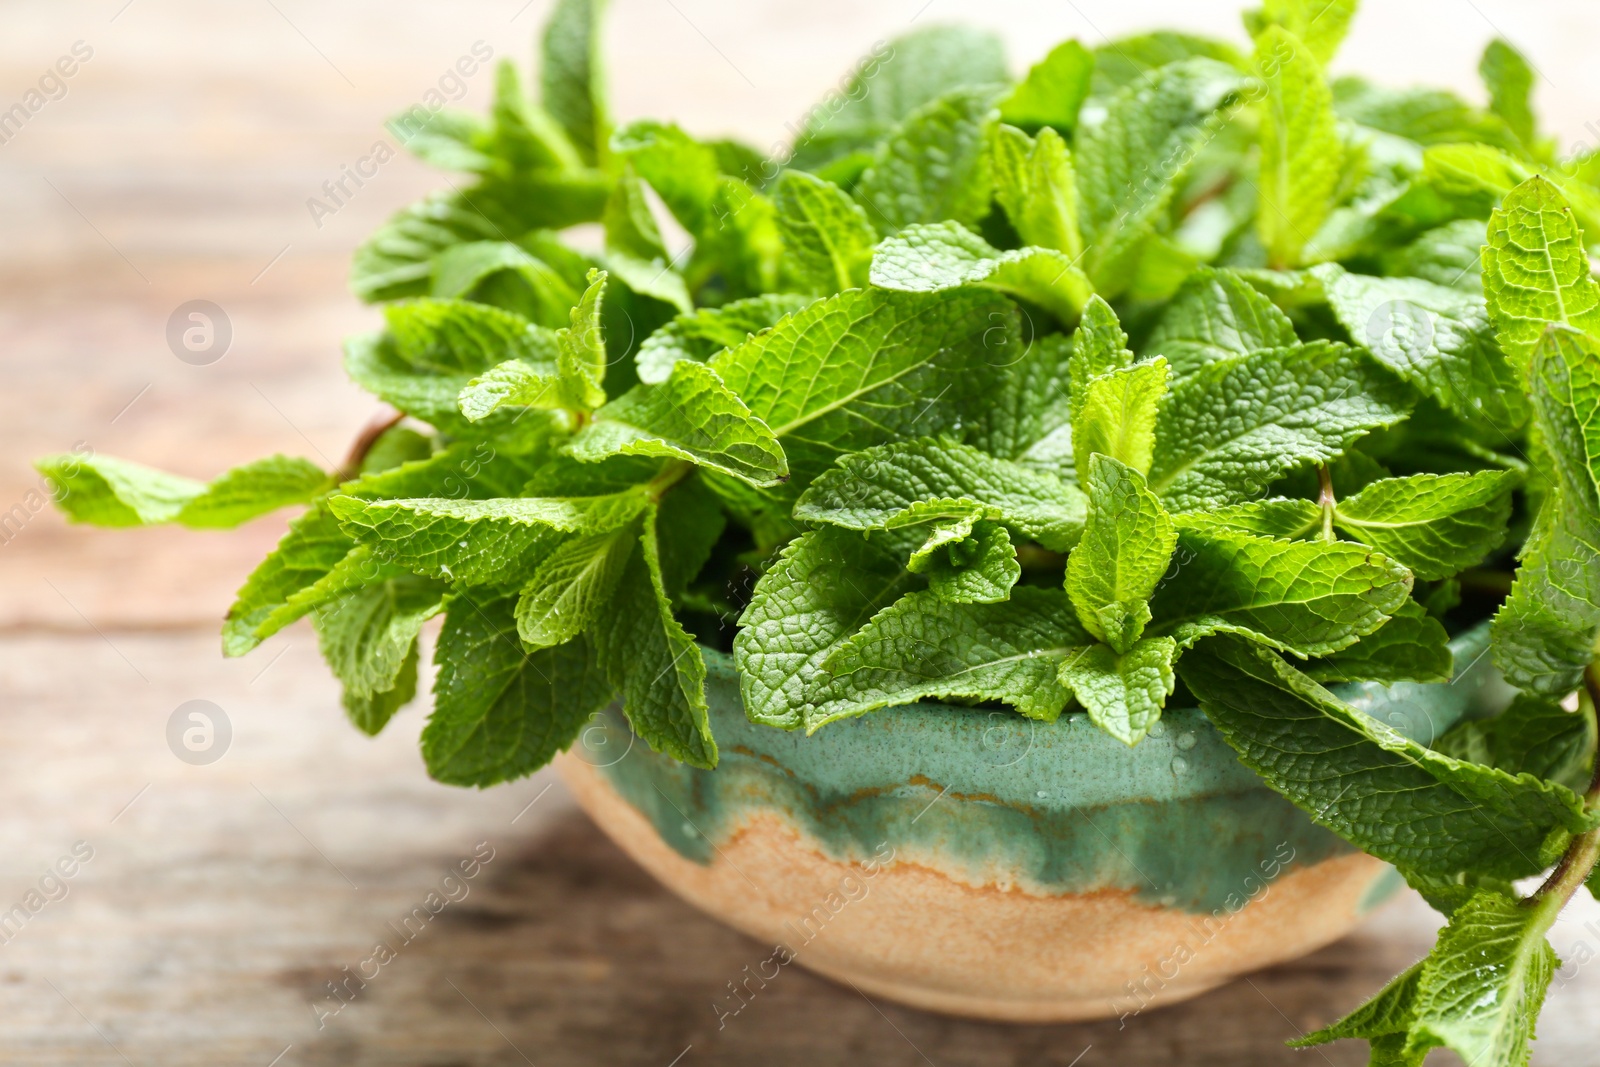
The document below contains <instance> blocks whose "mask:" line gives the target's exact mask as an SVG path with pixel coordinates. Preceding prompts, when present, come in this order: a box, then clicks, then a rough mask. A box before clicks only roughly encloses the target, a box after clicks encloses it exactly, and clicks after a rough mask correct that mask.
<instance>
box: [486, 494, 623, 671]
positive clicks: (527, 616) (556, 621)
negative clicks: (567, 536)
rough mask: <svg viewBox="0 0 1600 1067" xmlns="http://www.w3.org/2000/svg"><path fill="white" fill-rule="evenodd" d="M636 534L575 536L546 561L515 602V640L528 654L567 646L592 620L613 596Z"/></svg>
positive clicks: (618, 532) (618, 531) (613, 532)
mask: <svg viewBox="0 0 1600 1067" xmlns="http://www.w3.org/2000/svg"><path fill="white" fill-rule="evenodd" d="M638 536H639V529H638V526H637V525H636V524H630V525H627V526H619V527H617V528H616V529H615V530H608V531H607V532H605V533H600V534H591V535H589V536H584V537H574V538H573V539H572V540H570V541H566V542H563V543H562V544H561V545H560V547H558V548H557V549H556V550H555V551H553V552H551V553H550V554H549V555H548V556H546V557H545V558H544V560H543V562H541V563H540V564H539V567H538V569H537V570H535V571H534V572H533V577H532V578H529V579H528V584H527V585H524V586H523V587H522V596H521V597H520V598H519V599H518V600H517V612H516V618H517V635H518V636H519V637H520V638H522V646H523V647H524V648H526V649H528V650H529V651H533V650H534V649H539V648H550V647H553V646H555V645H561V644H565V643H566V642H568V641H570V640H572V639H573V638H574V637H577V636H578V635H579V634H580V633H582V632H583V631H584V630H585V629H587V628H588V627H589V626H590V624H591V623H593V622H594V621H595V618H596V616H598V615H599V614H600V612H601V610H603V609H604V608H605V607H606V605H607V604H608V603H610V601H611V594H612V593H613V592H615V591H616V588H617V582H618V580H619V579H621V577H622V570H623V568H624V567H625V566H626V565H627V563H628V557H629V555H631V554H632V552H633V548H634V544H635V543H636V542H637V540H638Z"/></svg>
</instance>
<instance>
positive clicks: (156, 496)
mask: <svg viewBox="0 0 1600 1067" xmlns="http://www.w3.org/2000/svg"><path fill="white" fill-rule="evenodd" d="M34 466H35V467H36V468H37V469H38V471H39V473H41V474H43V475H45V477H47V478H48V479H49V480H50V484H51V486H52V488H53V489H54V491H55V502H56V506H57V507H59V508H60V509H61V510H62V511H63V512H64V513H65V514H66V516H67V517H68V518H69V519H71V520H72V521H73V522H84V523H90V524H92V525H95V526H154V525H158V524H161V523H168V522H176V523H179V524H181V525H183V526H189V527H192V528H195V529H226V528H230V527H233V526H238V525H240V524H241V523H245V522H249V521H250V520H251V519H254V518H258V517H260V516H262V515H265V514H267V513H268V512H272V511H276V510H278V509H279V508H281V507H287V506H289V505H291V504H305V503H309V502H310V501H311V500H312V498H314V497H316V496H317V495H318V494H319V493H322V492H324V491H325V490H327V489H328V488H330V487H331V485H332V479H331V478H330V477H329V476H328V474H327V472H326V471H324V470H323V469H322V468H321V467H318V466H317V465H316V464H315V463H312V462H310V461H309V460H304V459H299V458H297V457H294V456H269V457H267V458H266V459H258V460H256V461H255V462H253V463H246V464H244V465H243V466H240V467H234V468H233V469H232V470H229V471H226V472H224V473H223V474H221V475H219V476H218V477H217V478H216V479H215V480H213V481H212V482H211V483H210V484H209V485H208V484H207V483H205V482H197V481H195V480H194V479H192V478H184V477H180V476H179V475H176V474H168V473H166V472H164V471H158V470H156V469H154V468H153V467H146V466H144V465H143V464H139V463H131V462H129V461H128V460H125V459H116V458H114V457H112V456H86V455H75V454H67V455H58V456H46V457H44V458H43V459H40V460H38V461H37V462H36V463H35V464H34Z"/></svg>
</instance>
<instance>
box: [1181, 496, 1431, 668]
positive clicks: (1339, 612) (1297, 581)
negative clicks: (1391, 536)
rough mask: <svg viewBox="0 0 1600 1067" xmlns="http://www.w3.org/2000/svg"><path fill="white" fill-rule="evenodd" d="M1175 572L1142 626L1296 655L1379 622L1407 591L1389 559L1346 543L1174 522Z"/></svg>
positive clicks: (1334, 645) (1332, 646) (1333, 646)
mask: <svg viewBox="0 0 1600 1067" xmlns="http://www.w3.org/2000/svg"><path fill="white" fill-rule="evenodd" d="M1173 557H1174V560H1175V561H1176V563H1177V566H1178V570H1177V573H1176V575H1175V576H1174V579H1173V580H1171V581H1168V582H1166V583H1165V584H1163V585H1162V586H1161V587H1160V588H1159V589H1158V590H1156V593H1155V595H1154V597H1152V598H1151V601H1150V610H1151V613H1152V614H1153V616H1154V622H1153V623H1152V625H1151V632H1152V633H1156V634H1165V635H1170V636H1172V637H1175V638H1176V639H1177V641H1178V644H1179V646H1181V647H1183V648H1188V647H1189V646H1191V645H1193V644H1194V643H1195V642H1196V641H1198V640H1199V639H1200V638H1202V637H1205V636H1207V635H1209V634H1217V633H1233V634H1242V635H1244V636H1247V637H1249V638H1251V639H1252V640H1255V641H1259V642H1261V643H1263V644H1266V645H1270V646H1272V647H1273V648H1276V649H1279V650H1281V651H1284V652H1292V653H1294V654H1295V655H1297V656H1301V657H1305V656H1325V655H1328V654H1330V653H1333V652H1337V651H1339V650H1340V649H1342V648H1346V647H1348V646H1350V645H1353V644H1355V643H1356V641H1357V640H1358V639H1359V638H1361V637H1363V636H1365V635H1367V634H1369V633H1371V632H1372V631H1374V630H1376V629H1377V628H1378V627H1380V626H1382V625H1383V624H1384V623H1385V622H1386V621H1387V620H1388V618H1389V616H1391V615H1393V614H1394V613H1395V612H1396V611H1398V610H1399V609H1400V606H1401V605H1402V604H1404V603H1405V602H1406V598H1407V597H1408V596H1409V594H1410V592H1411V575H1410V574H1409V573H1408V572H1407V571H1406V570H1405V568H1403V567H1401V566H1400V565H1399V564H1398V563H1395V562H1394V561H1393V560H1391V559H1388V558H1386V557H1384V556H1380V555H1378V554H1377V553H1375V552H1372V551H1369V550H1368V549H1366V548H1363V547H1361V546H1360V545H1353V544H1349V543H1347V542H1334V543H1328V542H1319V541H1289V542H1285V541H1274V540H1271V539H1269V538H1265V537H1254V536H1251V535H1249V534H1242V533H1223V532H1220V531H1203V530H1197V529H1194V528H1191V527H1189V526H1188V524H1187V520H1186V519H1180V521H1179V526H1178V547H1177V549H1176V550H1175V551H1174V553H1173Z"/></svg>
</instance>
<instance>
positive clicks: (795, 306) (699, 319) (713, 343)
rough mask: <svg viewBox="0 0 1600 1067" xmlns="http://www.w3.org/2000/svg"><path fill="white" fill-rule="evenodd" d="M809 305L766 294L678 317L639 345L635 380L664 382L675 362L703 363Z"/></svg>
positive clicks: (795, 297) (802, 299)
mask: <svg viewBox="0 0 1600 1067" xmlns="http://www.w3.org/2000/svg"><path fill="white" fill-rule="evenodd" d="M809 303H811V301H810V299H809V298H807V297H804V296H800V295H798V294H796V293H768V294H767V295H765V296H753V297H751V298H750V299H748V300H735V301H733V302H732V303H728V304H723V305H722V306H721V307H715V308H701V309H700V310H698V311H694V312H690V313H689V314H686V315H679V316H678V317H677V318H675V319H673V320H672V321H671V322H669V323H667V324H666V325H665V326H663V327H661V328H660V329H659V330H657V331H655V332H654V333H652V334H651V335H650V336H649V337H646V338H645V339H644V342H643V343H642V344H641V345H640V346H639V354H638V356H637V357H635V358H636V360H637V362H638V365H639V380H640V381H641V382H644V383H645V384H646V385H654V384H655V383H657V382H664V381H666V380H667V376H668V375H669V374H671V373H672V365H673V364H674V363H676V362H677V361H678V360H680V359H692V360H696V361H698V362H701V363H704V362H706V361H707V360H709V359H710V358H711V357H712V356H715V355H716V354H717V353H718V352H721V351H722V350H723V349H726V348H733V347H734V346H736V345H739V344H743V343H744V342H745V341H747V340H749V339H750V338H751V337H752V336H753V335H755V334H758V333H761V332H762V331H764V330H770V329H771V328H772V327H773V326H775V325H777V323H778V321H779V320H780V319H782V318H783V317H784V316H785V315H790V314H792V313H794V312H796V311H799V310H800V309H801V308H803V307H805V306H806V305H807V304H809Z"/></svg>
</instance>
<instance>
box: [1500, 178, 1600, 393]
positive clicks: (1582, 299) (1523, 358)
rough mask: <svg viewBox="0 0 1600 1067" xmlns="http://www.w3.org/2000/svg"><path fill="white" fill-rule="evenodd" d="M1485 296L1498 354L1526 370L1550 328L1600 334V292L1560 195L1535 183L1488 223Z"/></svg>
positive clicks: (1502, 206) (1547, 184) (1541, 180)
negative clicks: (1552, 326) (1546, 329)
mask: <svg viewBox="0 0 1600 1067" xmlns="http://www.w3.org/2000/svg"><path fill="white" fill-rule="evenodd" d="M1483 291H1484V295H1485V296H1486V297H1487V298H1488V301H1489V317H1490V318H1491V319H1493V320H1494V326H1495V330H1496V333H1497V336H1498V337H1499V341H1500V347H1501V348H1502V349H1504V350H1505V353H1506V355H1507V356H1509V357H1510V358H1511V361H1512V363H1513V364H1515V365H1516V366H1517V367H1519V368H1521V369H1523V370H1526V368H1527V366H1528V364H1529V362H1530V361H1531V360H1532V358H1533V349H1534V347H1535V346H1536V345H1537V344H1538V343H1539V338H1540V336H1541V335H1542V334H1543V333H1544V330H1545V327H1546V326H1547V325H1549V324H1550V323H1559V324H1562V325H1566V326H1571V327H1572V328H1574V329H1576V330H1584V331H1587V332H1590V333H1600V284H1597V283H1596V282H1595V280H1594V277H1593V276H1592V275H1591V274H1590V267H1589V256H1588V253H1587V252H1585V251H1584V242H1583V234H1582V233H1581V231H1580V230H1579V228H1578V223H1577V222H1576V220H1574V218H1573V216H1572V208H1571V206H1570V205H1569V204H1568V203H1567V201H1566V199H1565V198H1564V197H1563V196H1562V195H1561V191H1560V190H1559V189H1557V188H1556V187H1555V186H1554V185H1552V184H1551V183H1550V182H1549V181H1547V180H1546V179H1544V178H1541V177H1538V176H1535V177H1532V178H1529V179H1528V180H1527V181H1525V182H1523V183H1522V184H1521V185H1519V186H1517V187H1516V188H1515V189H1513V190H1511V192H1510V193H1508V194H1506V198H1505V200H1504V201H1503V202H1502V203H1501V204H1500V206H1499V207H1498V208H1496V209H1495V212H1494V214H1493V216H1491V217H1490V219H1489V236H1488V244H1487V246H1486V247H1485V248H1484V250H1483Z"/></svg>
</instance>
